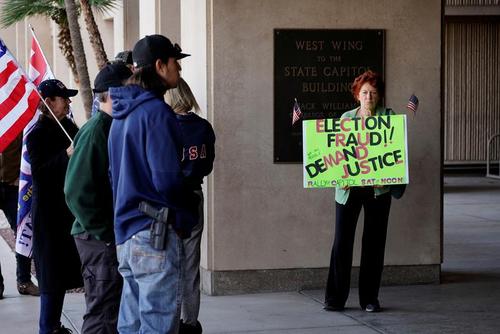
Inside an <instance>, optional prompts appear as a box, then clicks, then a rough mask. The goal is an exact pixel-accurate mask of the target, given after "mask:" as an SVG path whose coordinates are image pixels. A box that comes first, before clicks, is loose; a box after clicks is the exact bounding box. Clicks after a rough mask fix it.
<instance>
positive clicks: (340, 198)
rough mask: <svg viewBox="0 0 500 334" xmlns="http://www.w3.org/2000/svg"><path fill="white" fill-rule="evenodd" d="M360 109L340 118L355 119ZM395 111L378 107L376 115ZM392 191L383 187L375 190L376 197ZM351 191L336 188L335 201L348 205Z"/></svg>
mask: <svg viewBox="0 0 500 334" xmlns="http://www.w3.org/2000/svg"><path fill="white" fill-rule="evenodd" d="M358 109H359V107H358V108H356V109H353V110H349V111H346V112H345V113H343V114H342V116H340V118H354V117H356V113H357V111H358ZM394 114H395V113H394V111H393V110H392V109H389V108H385V107H377V109H375V115H377V116H380V115H382V116H384V115H394ZM389 191H390V188H389V187H388V186H383V187H380V188H374V192H375V197H377V196H379V195H382V194H385V193H387V192H389ZM350 192H351V191H350V190H349V189H342V188H340V187H337V188H335V201H336V202H337V203H339V204H346V203H347V199H349V193H350Z"/></svg>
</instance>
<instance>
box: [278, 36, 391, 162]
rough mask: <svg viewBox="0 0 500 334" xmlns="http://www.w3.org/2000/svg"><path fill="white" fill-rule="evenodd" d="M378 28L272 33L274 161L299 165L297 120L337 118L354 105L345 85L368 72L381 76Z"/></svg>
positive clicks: (381, 47) (381, 44)
mask: <svg viewBox="0 0 500 334" xmlns="http://www.w3.org/2000/svg"><path fill="white" fill-rule="evenodd" d="M384 37H385V33H384V30H374V29H355V30H352V29H349V30H337V29H335V30H331V29H328V30H325V29H275V30H274V162H276V163H280V162H286V163H301V162H302V122H301V121H298V122H296V123H295V124H294V125H293V126H292V110H293V105H294V102H295V98H297V100H298V102H299V105H300V108H301V110H302V113H303V119H317V118H338V117H340V116H341V115H342V113H344V112H345V111H347V110H351V109H354V108H355V107H356V106H357V103H356V101H355V100H354V98H353V97H352V94H351V84H352V82H353V81H354V78H356V77H357V76H358V75H360V74H361V73H363V72H364V71H366V70H368V69H371V70H374V71H376V72H379V73H380V74H381V75H382V76H384V44H385V43H384Z"/></svg>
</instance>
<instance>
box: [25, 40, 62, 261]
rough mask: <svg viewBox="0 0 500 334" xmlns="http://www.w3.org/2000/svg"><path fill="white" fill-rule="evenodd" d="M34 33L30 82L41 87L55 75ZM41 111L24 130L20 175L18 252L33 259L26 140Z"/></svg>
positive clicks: (29, 72)
mask: <svg viewBox="0 0 500 334" xmlns="http://www.w3.org/2000/svg"><path fill="white" fill-rule="evenodd" d="M31 32H32V37H31V56H30V63H29V68H28V75H29V78H30V80H31V81H32V82H33V83H34V84H35V85H37V86H38V85H39V84H40V83H41V82H42V81H44V80H47V79H53V78H54V74H53V73H52V70H51V69H50V66H49V63H48V62H47V59H46V58H45V55H44V54H43V52H42V49H41V47H40V44H39V43H38V40H37V39H36V37H35V34H34V33H33V30H31ZM39 114H40V111H37V112H36V114H35V117H33V118H32V120H31V121H30V122H29V124H28V125H27V126H26V127H25V128H24V132H23V148H22V153H21V171H20V173H19V196H18V202H17V203H18V207H19V209H18V211H17V234H16V235H17V240H16V252H17V253H19V254H22V255H24V256H28V257H31V253H32V235H33V225H32V222H31V193H32V184H33V182H32V178H31V161H30V158H29V155H28V149H27V147H26V138H28V134H29V133H30V132H31V130H32V129H33V127H34V125H35V123H36V121H37V120H38V115H39Z"/></svg>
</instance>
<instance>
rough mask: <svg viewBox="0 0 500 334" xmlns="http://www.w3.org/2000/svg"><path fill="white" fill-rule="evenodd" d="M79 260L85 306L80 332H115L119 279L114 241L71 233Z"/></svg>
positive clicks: (92, 333)
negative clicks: (108, 241)
mask: <svg viewBox="0 0 500 334" xmlns="http://www.w3.org/2000/svg"><path fill="white" fill-rule="evenodd" d="M75 243H76V248H77V249H78V253H79V254H80V260H81V262H82V276H83V284H84V287H85V304H86V305H87V310H86V312H85V315H84V316H83V326H82V333H85V334H94V333H95V334H98V333H99V334H102V333H118V331H117V322H118V311H119V309H120V297H121V292H122V286H123V281H122V277H121V276H120V274H119V272H118V260H117V258H116V245H115V244H114V243H110V244H107V243H105V242H104V241H100V240H96V239H94V238H92V237H91V236H89V235H88V234H86V233H82V234H79V235H77V236H75Z"/></svg>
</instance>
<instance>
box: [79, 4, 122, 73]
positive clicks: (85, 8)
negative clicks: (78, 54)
mask: <svg viewBox="0 0 500 334" xmlns="http://www.w3.org/2000/svg"><path fill="white" fill-rule="evenodd" d="M92 5H93V6H94V7H95V8H96V9H97V10H99V11H105V10H109V9H112V8H113V7H114V5H115V2H114V1H102V0H101V1H96V0H94V1H92V0H80V7H81V9H82V14H83V17H84V19H85V25H86V27H87V31H88V33H89V38H90V44H91V45H92V49H94V55H95V59H96V62H97V67H98V68H99V69H102V68H103V67H104V66H106V63H107V62H108V57H107V55H106V52H105V51H104V45H103V44H102V38H101V33H100V32H99V28H98V27H97V24H96V22H95V19H94V13H93V12H92Z"/></svg>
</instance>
